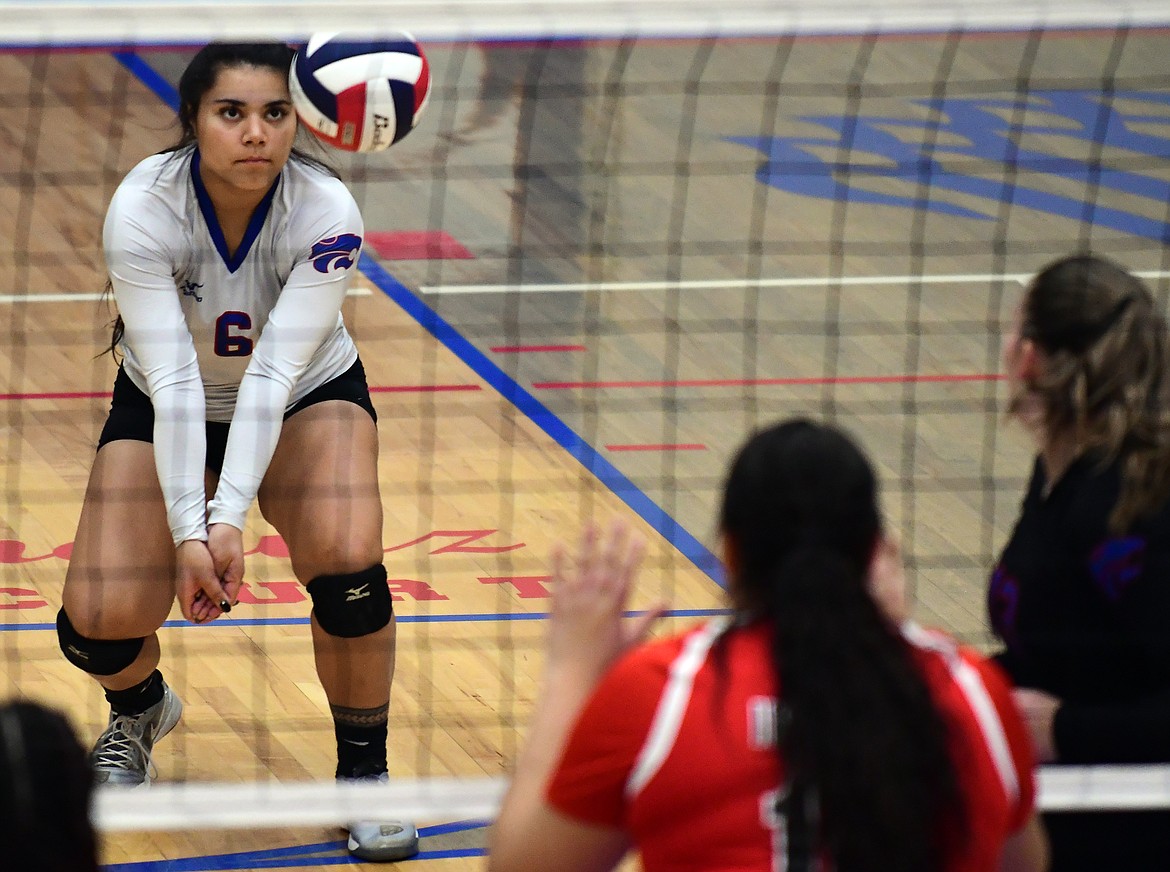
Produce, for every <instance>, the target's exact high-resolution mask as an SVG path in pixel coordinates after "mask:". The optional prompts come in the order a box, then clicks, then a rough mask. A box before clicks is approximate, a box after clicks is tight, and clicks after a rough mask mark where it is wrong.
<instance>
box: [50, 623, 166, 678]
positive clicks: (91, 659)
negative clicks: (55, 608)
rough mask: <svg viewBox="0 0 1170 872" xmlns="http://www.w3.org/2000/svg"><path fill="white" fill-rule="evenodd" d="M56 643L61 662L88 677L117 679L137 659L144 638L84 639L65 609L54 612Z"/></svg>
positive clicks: (144, 640)
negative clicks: (99, 676)
mask: <svg viewBox="0 0 1170 872" xmlns="http://www.w3.org/2000/svg"><path fill="white" fill-rule="evenodd" d="M57 642H58V643H59V644H60V645H61V651H62V652H63V653H64V654H65V659H66V660H68V661H69V662H70V663H72V664H73V665H74V666H76V667H77V668H78V669H81V670H84V671H85V672H88V673H89V674H90V675H117V674H118V673H119V672H121V671H122V670H123V669H125V668H126V667H127V666H129V665H130V664H131V663H133V662H134V661H135V660H137V659H138V653H139V652H140V651H141V650H142V646H143V644H144V643H145V642H146V637H140V638H138V639H87V638H86V637H85V636H83V635H81V634H80V633H79V632H77V630H76V629H74V627H73V623H72V622H71V621H70V620H69V616H68V615H67V614H65V609H61V610H60V611H59V612H57Z"/></svg>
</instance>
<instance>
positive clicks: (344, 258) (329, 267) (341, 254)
mask: <svg viewBox="0 0 1170 872" xmlns="http://www.w3.org/2000/svg"><path fill="white" fill-rule="evenodd" d="M361 247H362V238H361V237H360V236H358V235H357V234H356V233H341V234H339V235H337V236H327V237H325V238H324V239H322V240H320V241H318V242H314V243H313V250H312V251H311V252H309V260H311V261H313V268H314V269H316V270H317V272H319V273H328V272H332V271H333V270H334V269H349V268H350V267H351V266H353V262H354V261H355V260H356V259H357V253H358V252H359V251H360V250H361Z"/></svg>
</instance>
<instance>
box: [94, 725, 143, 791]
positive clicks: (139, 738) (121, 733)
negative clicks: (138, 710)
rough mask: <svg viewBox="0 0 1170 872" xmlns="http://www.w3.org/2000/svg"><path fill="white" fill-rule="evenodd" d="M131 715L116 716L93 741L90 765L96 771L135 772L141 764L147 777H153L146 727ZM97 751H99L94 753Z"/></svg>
mask: <svg viewBox="0 0 1170 872" xmlns="http://www.w3.org/2000/svg"><path fill="white" fill-rule="evenodd" d="M139 717H141V716H138V717H135V716H134V715H117V716H116V717H115V718H114V719H113V720H112V721H110V725H109V726H108V727H106V731H105V732H104V733H102V734H101V736H100V737H99V738H98V740H97V745H96V748H95V753H94V763H95V766H96V768H98V769H126V770H131V771H134V770H137V769H139V768H143V767H142V763H141V762H140V761H145V770H146V773H147V775H149V776H150V777H151V778H154V777H155V776H156V775H157V774H158V770H156V769H155V768H154V761H153V760H151V759H150V747H149V746H148V745H147V744H146V739H145V733H146V725H145V724H143V723H142V721H141V720H139ZM96 749H100V750H96Z"/></svg>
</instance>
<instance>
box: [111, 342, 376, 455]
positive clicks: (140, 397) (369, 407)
mask: <svg viewBox="0 0 1170 872" xmlns="http://www.w3.org/2000/svg"><path fill="white" fill-rule="evenodd" d="M326 400H345V401H346V402H349V403H353V404H354V405H357V406H361V407H362V408H363V409H365V410H366V411H367V412H369V413H370V417H371V418H373V419H374V422H375V423H377V421H378V413H377V412H375V411H374V404H373V403H372V402H371V401H370V388H369V385H368V384H366V370H365V367H363V366H362V362H361V359H360V358H359V359H358V360H356V361H354V364H353V366H351V367H350V368H349V369H347V370H346V371H345V372H343V373H342V374H341V375H339V376H337V377H336V378H334V379H331V380H330V381H327V382H325V384H323V385H321V387H319V388H316V389H315V390H312V391H309V393H308V394H306V395H305V396H304V398H303V399H301V400H300V401H298V402H297V403H296V404H294V405H293V406H292V408H290V409H289V410H288V411H287V412H285V413H284V420H286V421H287V420H288V419H289V418H291V417H292V416H293V415H295V414H296V413H297V412H299V411H300V410H301V409H307V408H308V407H309V406H313V405H316V404H317V403H323V402H325V401H326ZM228 426H229V425H228V424H227V423H225V422H222V421H208V422H207V468H208V469H210V470H211V471H212V472H214V473H215V474H216V475H219V473H220V471H221V470H222V469H223V454H224V451H226V450H227V437H228ZM118 439H134V440H136V441H138V442H154V406H152V405H151V403H150V397H148V396H147V395H146V394H145V393H143V392H142V391H140V390H139V389H138V387H137V385H135V384H134V382H132V381H130V376H128V375H126V370H125V369H123V368H122V367H118V377H117V378H115V379H114V398H113V400H112V401H111V402H110V416H109V417H108V418H106V424H105V426H104V427H102V435H101V436H100V437H98V448H101V447H102V446H103V445H105V444H106V443H107V442H114V441H116V440H118Z"/></svg>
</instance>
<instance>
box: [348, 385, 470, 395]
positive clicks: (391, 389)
mask: <svg viewBox="0 0 1170 872" xmlns="http://www.w3.org/2000/svg"><path fill="white" fill-rule="evenodd" d="M478 390H482V388H481V387H480V386H479V385H374V386H372V387H371V388H370V393H371V394H421V393H436V394H437V393H450V392H451V391H478Z"/></svg>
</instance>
